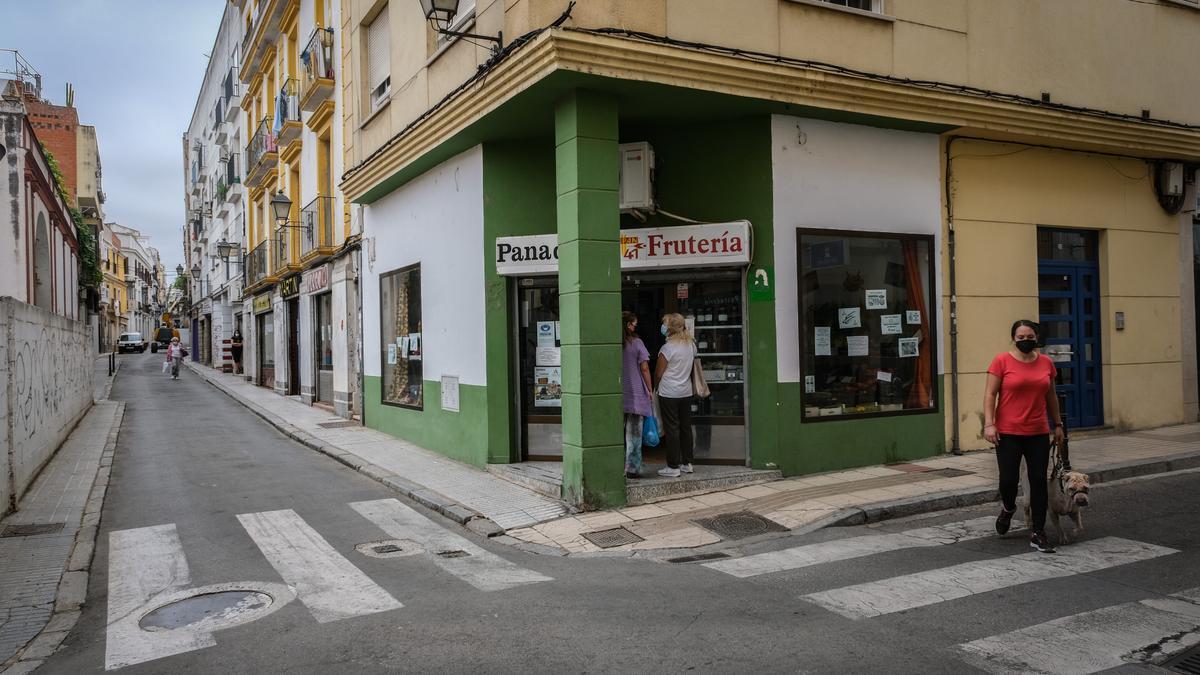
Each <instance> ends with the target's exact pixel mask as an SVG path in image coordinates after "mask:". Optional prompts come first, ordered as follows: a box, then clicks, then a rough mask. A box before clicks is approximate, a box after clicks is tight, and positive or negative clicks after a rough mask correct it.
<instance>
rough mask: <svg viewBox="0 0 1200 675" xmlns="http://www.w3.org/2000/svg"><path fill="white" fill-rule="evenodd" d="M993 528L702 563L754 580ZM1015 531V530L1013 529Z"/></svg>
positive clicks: (989, 520) (964, 524) (938, 529)
mask: <svg viewBox="0 0 1200 675" xmlns="http://www.w3.org/2000/svg"><path fill="white" fill-rule="evenodd" d="M995 527H996V525H995V518H993V517H991V516H987V517H984V518H973V519H971V520H964V521H960V522H954V523H947V524H945V525H934V526H931V527H921V528H916V529H912V530H906V531H904V532H896V533H886V534H867V535H862V536H858V537H849V538H846V539H836V540H834V541H825V542H821V543H818V544H806V545H804V546H796V547H793V548H787V549H783V550H780V551H770V552H767V553H758V554H755V555H749V556H746V557H744V558H731V559H728V560H718V561H715V562H710V563H705V564H704V566H705V567H708V568H710V569H714V570H717V571H719V572H724V573H726V574H729V575H732V576H735V577H741V578H745V577H753V576H758V575H761V574H771V573H774V572H782V571H785V570H793V569H799V568H802V567H809V566H812V565H821V564H824V563H830V562H837V561H840V560H850V559H852V558H861V557H864V556H869V555H875V554H878V553H887V552H889V551H899V550H902V549H908V548H921V547H927V546H944V545H947V544H954V543H958V542H963V541H969V540H971V539H981V538H983V537H989V536H995V534H996V529H995ZM1015 530H1016V528H1014V531H1015Z"/></svg>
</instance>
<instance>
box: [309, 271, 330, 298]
mask: <svg viewBox="0 0 1200 675" xmlns="http://www.w3.org/2000/svg"><path fill="white" fill-rule="evenodd" d="M328 287H329V265H322V266H320V267H318V268H316V269H311V270H309V271H307V272H305V273H304V292H305V293H316V292H318V291H323V290H325V289H326V288H328Z"/></svg>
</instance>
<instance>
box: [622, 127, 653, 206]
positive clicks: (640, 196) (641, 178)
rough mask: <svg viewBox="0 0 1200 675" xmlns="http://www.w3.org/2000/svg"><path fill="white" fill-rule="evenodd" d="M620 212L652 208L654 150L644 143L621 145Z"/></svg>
mask: <svg viewBox="0 0 1200 675" xmlns="http://www.w3.org/2000/svg"><path fill="white" fill-rule="evenodd" d="M620 155H621V196H620V202H621V211H622V212H623V213H626V212H629V211H632V210H634V209H653V208H654V148H652V147H650V144H649V143H646V142H645V141H643V142H641V143H622V144H621V145H620Z"/></svg>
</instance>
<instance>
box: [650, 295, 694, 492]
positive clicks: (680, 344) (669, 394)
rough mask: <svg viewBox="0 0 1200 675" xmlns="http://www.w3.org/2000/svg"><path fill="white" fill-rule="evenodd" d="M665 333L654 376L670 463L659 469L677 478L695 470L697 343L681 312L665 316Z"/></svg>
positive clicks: (659, 472)
mask: <svg viewBox="0 0 1200 675" xmlns="http://www.w3.org/2000/svg"><path fill="white" fill-rule="evenodd" d="M662 333H663V335H664V336H666V338H667V343H666V344H664V345H663V346H662V349H660V350H658V362H657V364H656V365H655V368H654V379H655V380H656V381H658V405H659V409H660V410H661V411H662V421H663V429H662V433H663V434H664V437H663V440H664V442H665V443H666V446H667V466H666V468H664V469H659V470H658V475H660V476H665V477H668V478H677V477H679V475H680V474H683V473H692V451H693V441H692V400H693V397H694V395H693V392H692V361H693V360H694V359H695V358H696V345H695V343H694V342H693V341H692V333H691V331H689V330H688V328H687V323H686V322H685V321H684V320H683V315H681V314H668V315H666V316H664V317H663V322H662Z"/></svg>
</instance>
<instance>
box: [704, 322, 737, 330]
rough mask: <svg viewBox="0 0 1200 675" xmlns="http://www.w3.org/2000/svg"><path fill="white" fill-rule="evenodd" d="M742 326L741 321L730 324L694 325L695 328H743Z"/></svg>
mask: <svg viewBox="0 0 1200 675" xmlns="http://www.w3.org/2000/svg"><path fill="white" fill-rule="evenodd" d="M741 327H742V324H740V323H737V324H729V325H725V324H712V325H708V326H693V328H695V329H696V330H720V329H722V328H741Z"/></svg>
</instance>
